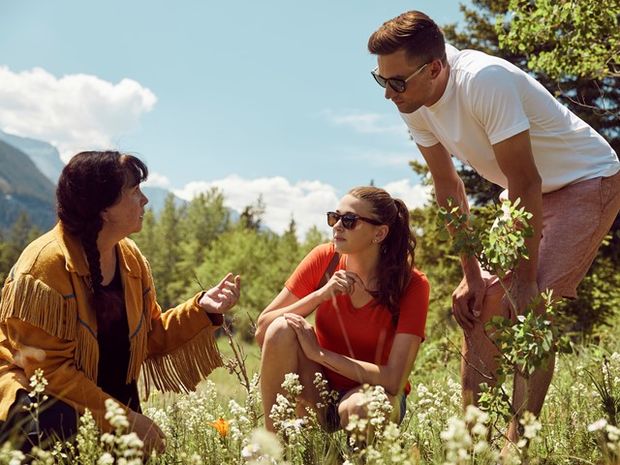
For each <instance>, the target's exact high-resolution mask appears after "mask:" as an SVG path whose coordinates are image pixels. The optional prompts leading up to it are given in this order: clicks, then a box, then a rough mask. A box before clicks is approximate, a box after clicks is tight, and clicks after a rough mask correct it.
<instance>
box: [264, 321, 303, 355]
mask: <svg viewBox="0 0 620 465" xmlns="http://www.w3.org/2000/svg"><path fill="white" fill-rule="evenodd" d="M291 344H295V345H297V344H298V342H297V336H296V335H295V331H294V330H293V329H292V328H291V327H290V326H289V325H288V323H287V322H286V320H285V319H284V317H282V316H281V317H278V318H276V319H275V320H273V322H272V323H271V324H270V325H269V327H268V328H267V331H266V333H265V342H264V344H263V350H265V349H267V347H282V346H284V347H286V348H289V350H290V349H292V348H293V346H292V345H291Z"/></svg>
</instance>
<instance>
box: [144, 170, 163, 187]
mask: <svg viewBox="0 0 620 465" xmlns="http://www.w3.org/2000/svg"><path fill="white" fill-rule="evenodd" d="M143 186H147V187H163V188H164V189H167V188H169V187H170V179H168V178H167V177H166V176H164V175H163V174H159V173H151V172H149V177H148V178H147V179H146V181H145V182H144V184H143Z"/></svg>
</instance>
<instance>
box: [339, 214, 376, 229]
mask: <svg viewBox="0 0 620 465" xmlns="http://www.w3.org/2000/svg"><path fill="white" fill-rule="evenodd" d="M338 220H340V221H341V222H342V227H343V228H344V229H353V228H355V225H356V224H357V220H362V221H365V222H366V223H370V224H374V225H377V226H379V225H381V224H383V223H382V222H381V221H377V220H373V219H372V218H365V217H363V216H359V215H356V214H355V213H345V214H344V215H341V214H340V213H336V212H327V224H328V225H329V226H331V227H334V226H335V225H336V223H338Z"/></svg>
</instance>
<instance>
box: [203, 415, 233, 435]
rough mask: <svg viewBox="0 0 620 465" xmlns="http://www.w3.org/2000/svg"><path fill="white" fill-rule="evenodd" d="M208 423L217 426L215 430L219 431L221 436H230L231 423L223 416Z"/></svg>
mask: <svg viewBox="0 0 620 465" xmlns="http://www.w3.org/2000/svg"><path fill="white" fill-rule="evenodd" d="M208 425H209V426H212V427H213V428H215V430H216V431H217V432H218V433H219V435H220V437H222V438H225V437H226V436H228V432H229V431H230V425H229V424H228V422H227V421H226V420H224V419H223V418H219V419H217V420H215V421H210V422H209V423H208Z"/></svg>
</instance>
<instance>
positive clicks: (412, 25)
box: [368, 11, 620, 442]
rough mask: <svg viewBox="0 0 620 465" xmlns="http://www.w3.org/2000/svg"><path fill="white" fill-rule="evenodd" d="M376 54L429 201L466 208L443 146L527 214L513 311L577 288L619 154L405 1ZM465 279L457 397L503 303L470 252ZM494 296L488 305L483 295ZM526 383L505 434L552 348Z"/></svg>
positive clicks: (615, 194)
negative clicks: (417, 157) (419, 160)
mask: <svg viewBox="0 0 620 465" xmlns="http://www.w3.org/2000/svg"><path fill="white" fill-rule="evenodd" d="M368 49H369V51H370V52H371V53H372V54H374V55H377V62H378V66H377V68H375V70H374V71H373V72H372V74H373V76H374V78H375V80H376V81H377V82H378V83H379V85H380V86H382V87H384V88H385V98H387V99H390V100H392V101H393V102H394V104H395V105H396V107H397V108H398V110H399V112H400V113H401V116H402V118H403V119H404V120H405V122H406V123H407V126H408V127H409V130H410V131H411V134H412V136H413V138H414V140H415V142H416V143H417V145H418V147H419V149H420V152H422V155H423V156H424V159H425V160H426V163H427V164H428V167H429V169H430V172H431V175H432V177H433V183H434V186H435V194H436V197H437V203H438V204H439V205H442V206H446V205H447V202H448V199H449V198H452V199H455V200H456V202H457V203H458V204H459V205H460V207H461V209H462V210H463V211H469V208H468V203H467V197H466V194H465V188H464V185H463V182H462V181H461V179H460V178H459V176H458V175H457V172H456V170H455V168H454V165H453V163H452V160H451V156H450V155H451V154H452V155H454V156H456V157H457V158H458V159H459V160H461V161H462V162H463V163H467V164H469V165H471V166H472V167H473V168H474V169H475V170H476V171H477V172H478V173H479V174H480V175H481V176H483V177H484V178H486V179H488V180H489V181H491V182H494V183H496V184H498V185H500V186H502V187H503V188H505V189H507V191H508V197H509V198H510V200H511V201H513V202H514V201H515V200H516V199H517V198H520V199H521V205H522V206H523V207H525V209H526V210H527V211H529V212H530V213H532V214H533V217H532V220H531V223H532V226H533V230H534V234H533V235H532V237H530V238H529V239H528V240H527V242H526V245H527V249H528V255H529V260H526V259H523V260H521V261H520V262H519V264H518V265H517V267H516V268H515V269H514V270H513V273H512V279H511V283H510V290H509V292H510V293H511V296H512V297H513V299H514V301H515V302H516V303H517V311H519V312H523V311H524V310H525V307H526V305H527V304H528V303H529V302H530V301H531V299H532V298H533V297H535V296H536V295H538V294H539V291H540V290H544V289H546V288H549V289H553V291H554V295H555V296H560V297H569V298H571V297H575V296H576V287H577V285H578V284H579V282H580V281H581V280H582V279H583V277H584V275H585V274H586V271H587V270H588V268H589V267H590V265H591V263H592V261H593V259H594V256H595V255H596V251H597V250H598V247H599V245H600V243H601V241H602V239H603V238H604V236H605V235H606V234H607V232H608V231H609V228H610V227H611V225H612V223H613V220H614V219H615V217H616V215H617V214H618V211H619V210H620V162H619V161H618V156H617V155H616V153H615V152H614V151H613V149H612V148H611V147H610V145H609V144H608V143H607V142H606V141H605V140H604V139H603V138H602V137H601V136H600V135H599V134H598V133H596V132H595V131H594V130H593V129H592V128H591V127H590V126H588V125H587V124H586V123H585V122H583V121H582V120H581V119H579V118H578V117H577V116H575V115H574V114H573V113H571V112H570V111H569V110H568V109H567V108H565V107H564V106H562V105H561V104H560V103H559V102H558V101H557V100H555V99H554V98H553V96H552V95H551V94H550V93H549V92H547V90H546V89H545V88H544V87H543V86H542V85H541V84H540V83H539V82H537V81H536V80H535V79H533V78H532V77H531V76H529V75H528V74H527V73H524V72H523V71H521V70H520V69H519V68H517V67H515V66H514V65H512V64H511V63H509V62H507V61H505V60H502V59H500V58H496V57H493V56H490V55H487V54H485V53H482V52H478V51H473V50H462V51H459V50H457V49H455V48H454V47H452V46H450V45H446V44H445V42H444V37H443V34H442V32H441V30H440V29H439V27H438V26H437V24H435V22H434V21H433V20H432V19H431V18H429V17H428V16H427V15H425V14H424V13H421V12H419V11H409V12H406V13H403V14H402V15H400V16H398V17H396V18H394V19H392V20H390V21H387V22H386V23H384V24H383V25H382V26H381V27H380V28H379V29H378V30H377V31H376V32H374V33H373V34H372V35H371V37H370V39H369V41H368ZM461 265H462V268H463V279H462V281H461V283H460V284H459V285H458V287H457V288H456V290H455V291H454V293H453V296H452V302H453V314H454V317H455V318H456V320H457V321H458V323H459V325H460V326H461V327H462V328H463V330H464V332H465V336H466V337H465V338H464V344H463V346H464V347H463V351H464V356H465V360H464V362H463V363H462V367H461V368H462V369H461V371H462V386H463V399H464V402H465V403H470V402H472V401H473V402H476V401H477V399H478V395H479V385H480V384H481V383H482V382H487V381H488V378H487V377H485V376H483V375H482V374H481V372H482V373H485V374H486V375H487V376H490V375H492V373H493V372H494V369H495V361H494V356H495V354H496V353H497V351H496V349H495V347H494V346H493V344H492V343H491V342H490V341H489V339H488V338H487V337H486V335H485V334H484V323H485V322H487V321H488V320H489V319H490V318H492V317H493V316H495V315H499V314H502V312H503V311H502V306H501V305H499V302H500V299H501V294H499V293H498V286H497V280H496V279H494V278H493V277H488V276H486V275H485V273H484V272H483V271H482V270H481V268H480V265H479V264H478V262H477V261H476V259H475V258H471V257H462V258H461ZM493 303H495V304H493ZM551 359H552V360H550V363H549V364H548V365H547V366H546V367H545V368H541V369H539V370H538V371H537V372H535V373H534V374H533V375H532V376H531V377H530V380H529V382H528V383H527V384H526V383H525V382H524V380H519V381H517V382H516V383H515V390H514V392H513V405H514V406H515V410H516V411H517V415H516V417H515V418H514V419H513V421H512V422H511V425H510V427H509V431H508V438H509V439H510V440H511V441H513V442H516V440H517V439H518V428H517V426H518V420H519V416H520V414H521V413H522V412H523V411H524V410H528V411H530V412H532V413H534V414H535V415H539V413H540V410H541V408H542V405H543V402H544V399H545V395H546V393H547V389H548V387H549V384H550V382H551V377H552V375H553V367H554V360H553V359H554V357H551Z"/></svg>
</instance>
